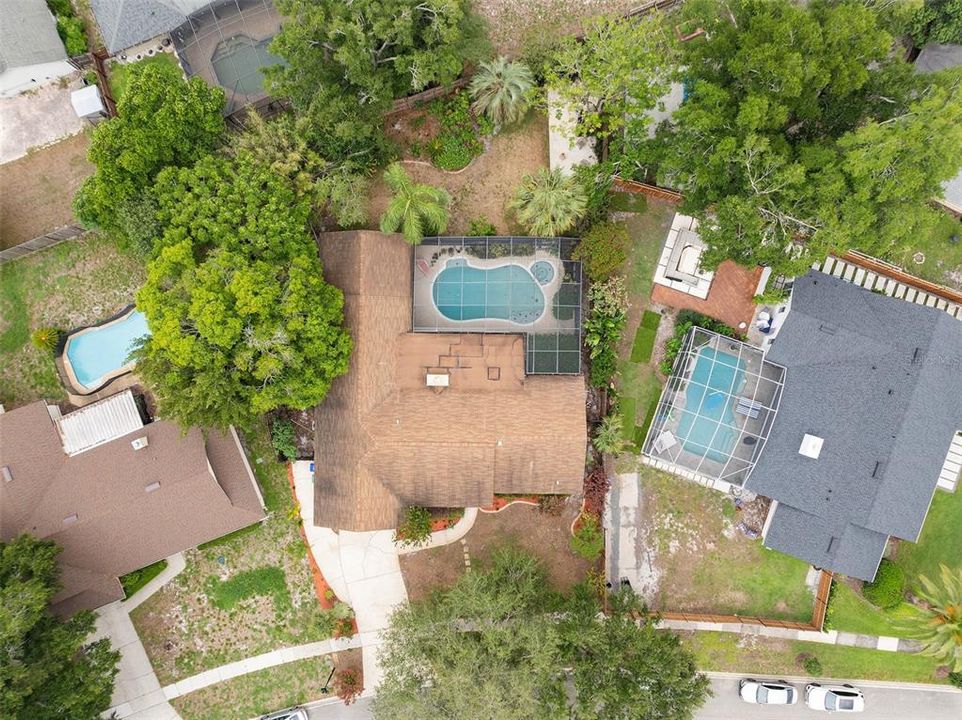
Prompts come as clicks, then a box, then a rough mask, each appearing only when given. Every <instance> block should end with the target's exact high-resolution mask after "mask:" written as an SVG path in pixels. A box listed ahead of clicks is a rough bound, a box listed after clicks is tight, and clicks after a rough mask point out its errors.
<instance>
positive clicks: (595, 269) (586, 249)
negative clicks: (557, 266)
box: [571, 222, 631, 282]
mask: <svg viewBox="0 0 962 720" xmlns="http://www.w3.org/2000/svg"><path fill="white" fill-rule="evenodd" d="M630 242H631V240H630V239H629V237H628V230H627V228H625V226H624V225H622V224H621V223H610V222H603V223H600V224H598V225H595V226H594V227H593V228H591V230H589V231H588V232H587V233H585V235H584V237H582V238H581V242H579V243H578V246H577V247H576V248H575V249H574V252H572V253H571V258H572V259H573V260H580V261H581V264H582V265H583V266H584V269H585V272H586V273H587V274H588V277H589V278H590V279H591V280H592V281H594V282H598V281H600V280H607V279H608V277H609V276H610V275H611V274H612V273H613V272H615V270H617V269H618V268H619V267H621V265H622V264H623V263H624V262H625V260H626V259H627V258H628V246H629V244H630Z"/></svg>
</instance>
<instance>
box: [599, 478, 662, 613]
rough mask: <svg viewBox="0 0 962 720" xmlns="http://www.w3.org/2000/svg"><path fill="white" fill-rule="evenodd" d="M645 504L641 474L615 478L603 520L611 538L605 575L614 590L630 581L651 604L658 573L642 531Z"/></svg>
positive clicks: (607, 551) (637, 591) (609, 539)
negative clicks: (623, 579) (640, 480)
mask: <svg viewBox="0 0 962 720" xmlns="http://www.w3.org/2000/svg"><path fill="white" fill-rule="evenodd" d="M643 504H644V503H643V495H642V493H641V487H640V485H639V478H638V473H636V472H633V473H624V474H622V475H617V476H615V478H614V479H613V480H612V481H611V489H610V490H609V491H608V498H607V500H606V502H605V516H604V518H603V523H604V527H605V531H606V532H607V534H608V542H607V546H606V550H605V552H606V563H605V575H606V579H607V581H608V582H609V583H611V586H612V587H618V585H619V583H620V582H621V580H622V578H627V580H628V582H629V583H631V587H632V589H633V590H634V591H635V592H636V593H637V594H638V595H640V596H641V597H643V598H644V599H645V600H647V601H648V602H651V601H652V600H654V596H655V593H656V592H657V590H658V570H657V569H656V568H655V566H654V562H653V558H652V557H651V550H650V549H649V548H648V547H647V544H646V543H645V537H644V535H643V534H642V533H639V531H638V530H639V528H641V526H642V511H643V509H644V508H643Z"/></svg>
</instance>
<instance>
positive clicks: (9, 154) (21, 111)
mask: <svg viewBox="0 0 962 720" xmlns="http://www.w3.org/2000/svg"><path fill="white" fill-rule="evenodd" d="M66 80H68V81H69V82H67V83H66V86H65V87H60V86H59V84H58V83H51V84H49V85H45V86H43V87H42V88H39V89H38V90H36V91H35V92H27V93H23V94H21V95H17V96H15V97H10V98H0V163H7V162H10V161H11V160H16V159H17V158H19V157H23V156H24V155H26V154H27V151H28V150H30V148H35V147H43V146H44V145H49V144H51V143H54V142H56V141H57V140H61V139H63V138H65V137H68V136H70V135H76V134H77V133H79V132H80V131H82V130H83V129H84V128H85V127H86V126H87V123H86V121H84V120H81V119H80V118H78V117H77V114H76V113H75V112H74V109H73V106H72V105H71V104H70V93H71V92H72V91H74V90H77V89H79V88H81V87H83V84H82V83H81V81H80V73H79V72H78V73H76V74H75V75H73V76H68V77H67V78H66Z"/></svg>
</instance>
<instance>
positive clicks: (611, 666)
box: [372, 548, 708, 720]
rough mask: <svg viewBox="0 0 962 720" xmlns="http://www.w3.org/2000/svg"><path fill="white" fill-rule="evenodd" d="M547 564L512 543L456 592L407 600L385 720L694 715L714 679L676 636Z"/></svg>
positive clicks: (389, 649) (386, 659) (396, 629)
mask: <svg viewBox="0 0 962 720" xmlns="http://www.w3.org/2000/svg"><path fill="white" fill-rule="evenodd" d="M548 588H549V585H548V582H547V576H546V574H545V571H544V568H543V567H542V565H541V563H540V562H539V561H538V560H537V559H536V558H534V557H532V556H531V555H527V554H525V553H522V552H519V551H516V550H511V549H507V548H502V549H500V550H498V551H496V552H495V553H494V554H493V557H492V561H491V567H490V568H488V569H480V570H479V569H478V568H475V569H474V570H473V571H472V572H471V573H467V574H465V575H464V576H462V578H461V579H460V580H459V581H458V583H457V584H456V585H455V586H454V587H453V588H451V589H449V590H446V591H443V592H439V593H436V594H435V595H433V596H431V597H430V598H428V599H426V600H423V601H420V602H415V603H411V604H409V605H406V606H403V607H402V608H401V609H399V610H398V611H397V612H395V614H394V616H393V617H392V621H391V628H390V629H389V630H388V632H387V634H386V637H385V643H384V646H383V647H384V651H383V655H382V667H383V668H384V671H385V675H384V679H383V681H382V683H381V685H380V686H379V687H378V690H377V696H376V697H375V700H374V704H373V706H372V710H373V712H374V717H375V718H376V719H377V720H381V719H382V718H384V719H385V720H386V719H388V718H390V720H409V719H410V720H414V719H415V718H417V719H420V718H427V717H463V718H480V717H485V718H498V719H499V720H514V719H517V720H522V719H524V720H529V719H533V720H537V719H538V718H545V719H547V718H552V719H554V718H560V717H573V718H578V719H579V720H589V719H596V720H609V719H610V720H616V719H617V720H632V719H634V718H637V719H638V720H644V719H647V718H655V717H671V718H677V719H678V720H685V719H686V718H690V717H691V715H692V712H693V710H694V708H696V707H698V706H699V705H700V704H701V703H702V702H703V701H704V699H705V697H706V695H707V692H708V689H707V688H708V683H707V680H706V679H705V678H704V677H703V676H700V675H698V673H697V671H696V669H695V666H694V662H693V659H692V657H691V655H690V653H688V652H687V651H685V650H684V649H682V648H681V647H680V646H679V644H678V640H677V638H675V637H674V636H673V635H672V634H671V633H669V632H655V631H654V630H652V629H651V627H650V626H648V625H640V626H639V625H638V624H636V623H635V621H634V620H633V619H632V617H631V612H630V611H631V609H632V608H633V607H634V606H633V605H632V604H631V603H629V602H628V601H627V600H619V601H618V603H617V605H616V609H615V613H614V615H612V616H611V617H604V616H602V615H601V614H600V607H599V603H598V601H597V598H596V597H594V596H593V595H592V594H591V593H590V592H589V591H588V590H587V589H585V588H581V589H579V590H578V591H577V592H576V594H575V595H574V596H573V597H571V598H568V599H565V598H562V597H560V596H558V595H556V594H554V593H553V592H551V591H550V590H549V589H548Z"/></svg>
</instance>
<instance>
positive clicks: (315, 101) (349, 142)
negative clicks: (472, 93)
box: [267, 0, 486, 164]
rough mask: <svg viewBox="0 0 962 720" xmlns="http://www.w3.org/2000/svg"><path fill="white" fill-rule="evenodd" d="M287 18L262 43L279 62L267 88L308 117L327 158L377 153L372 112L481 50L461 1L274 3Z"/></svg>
mask: <svg viewBox="0 0 962 720" xmlns="http://www.w3.org/2000/svg"><path fill="white" fill-rule="evenodd" d="M277 6H278V10H280V12H281V13H282V14H283V15H285V16H286V17H287V18H288V20H287V21H286V22H285V23H284V25H283V26H282V28H281V31H280V32H279V33H278V34H277V36H276V37H275V38H274V41H273V43H272V44H271V51H272V52H274V53H276V54H277V55H280V56H281V57H283V58H284V59H285V60H286V62H285V63H284V64H280V65H275V66H273V67H271V68H269V70H268V71H267V74H268V77H269V80H270V83H271V87H272V92H273V93H274V94H275V95H278V96H282V97H288V98H290V100H291V102H292V103H293V104H294V107H295V108H297V109H298V110H299V111H300V112H301V113H303V114H305V115H306V116H307V117H309V118H310V120H311V122H312V124H313V126H314V128H313V129H314V133H313V135H312V139H313V141H314V142H316V143H317V144H318V149H319V151H320V152H321V153H322V154H323V155H324V156H325V157H327V158H331V159H340V158H341V157H343V156H346V155H351V154H364V155H366V156H369V157H370V158H371V163H372V164H376V162H377V161H378V160H380V159H381V158H382V156H383V155H384V153H385V141H384V136H383V132H382V128H381V124H382V120H381V114H382V113H383V112H384V111H385V110H386V109H387V108H388V107H389V106H390V104H391V102H392V101H393V100H394V99H395V98H398V97H404V96H405V95H410V94H411V93H415V92H419V91H420V90H423V89H424V88H426V87H428V86H430V85H434V84H441V85H443V84H446V83H449V82H451V81H452V80H454V79H455V78H457V77H458V75H460V74H461V71H462V69H463V67H464V63H465V62H466V61H470V60H475V59H478V58H479V57H481V56H482V54H483V52H484V51H485V48H486V46H485V43H484V37H483V31H482V28H481V25H480V24H479V21H478V19H477V18H476V17H475V16H474V15H472V13H471V11H470V5H469V3H468V2H467V0H353V2H344V1H343V0H279V2H278V3H277Z"/></svg>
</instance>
